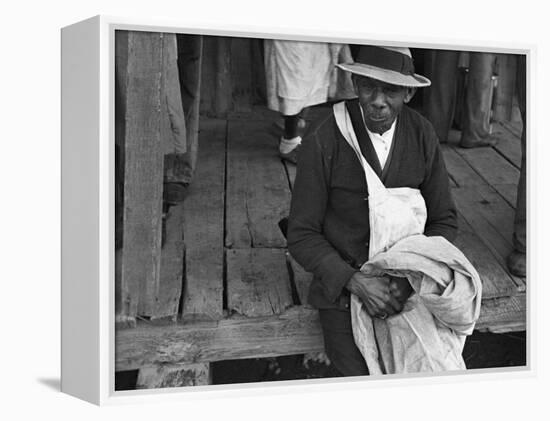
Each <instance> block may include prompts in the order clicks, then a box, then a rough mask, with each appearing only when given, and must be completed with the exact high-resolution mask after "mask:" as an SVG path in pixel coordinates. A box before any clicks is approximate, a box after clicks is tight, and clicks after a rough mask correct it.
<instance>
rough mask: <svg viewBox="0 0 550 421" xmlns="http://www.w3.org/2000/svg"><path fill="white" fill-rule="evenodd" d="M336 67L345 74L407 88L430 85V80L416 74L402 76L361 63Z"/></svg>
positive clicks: (341, 64) (343, 64)
mask: <svg viewBox="0 0 550 421" xmlns="http://www.w3.org/2000/svg"><path fill="white" fill-rule="evenodd" d="M337 66H338V67H339V68H340V69H342V70H344V71H346V72H350V73H353V74H355V75H358V76H364V77H370V78H372V79H376V80H379V81H381V82H386V83H390V84H392V85H398V86H404V87H407V88H424V87H426V86H430V85H431V84H432V82H430V79H428V78H427V77H424V76H421V75H419V74H416V73H415V74H414V75H404V74H402V73H399V72H396V71H393V70H386V69H381V68H379V67H374V66H370V65H368V64H362V63H340V64H337Z"/></svg>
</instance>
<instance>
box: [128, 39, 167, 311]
mask: <svg viewBox="0 0 550 421" xmlns="http://www.w3.org/2000/svg"><path fill="white" fill-rule="evenodd" d="M162 51H163V49H162V36H161V34H158V33H147V32H130V33H129V34H128V65H127V75H126V87H127V88H126V91H127V99H126V130H125V153H124V155H125V171H124V210H123V215H124V216H123V219H124V229H123V238H124V240H123V249H122V268H121V283H122V284H121V302H120V303H119V305H118V310H119V311H118V312H119V313H121V316H122V317H123V318H124V317H135V316H136V315H137V314H140V315H144V316H150V315H151V314H153V313H154V310H155V298H156V297H157V293H158V288H159V279H160V260H161V256H160V248H161V227H162V178H163V175H162V172H163V156H162V148H161V139H160V125H161V115H160V114H161V113H160V110H161V94H160V87H161V75H162Z"/></svg>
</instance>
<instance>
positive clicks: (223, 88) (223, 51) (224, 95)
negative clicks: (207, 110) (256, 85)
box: [215, 37, 233, 117]
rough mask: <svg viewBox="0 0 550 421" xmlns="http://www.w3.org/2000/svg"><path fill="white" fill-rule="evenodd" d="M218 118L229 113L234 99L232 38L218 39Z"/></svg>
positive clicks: (216, 105) (216, 108) (216, 104)
mask: <svg viewBox="0 0 550 421" xmlns="http://www.w3.org/2000/svg"><path fill="white" fill-rule="evenodd" d="M216 41H217V42H216V101H215V110H216V116H218V117H223V116H225V115H226V114H227V112H228V111H229V108H230V106H231V102H232V99H233V92H232V91H233V89H232V83H231V38H229V37H219V38H217V39H216Z"/></svg>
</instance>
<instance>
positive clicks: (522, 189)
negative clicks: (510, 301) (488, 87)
mask: <svg viewBox="0 0 550 421" xmlns="http://www.w3.org/2000/svg"><path fill="white" fill-rule="evenodd" d="M516 81H517V93H518V104H519V110H520V112H521V120H522V122H523V130H522V132H521V169H520V173H519V182H518V197H517V202H516V215H515V219H514V251H513V252H512V254H511V255H510V256H509V257H508V268H509V269H510V271H511V272H512V273H514V274H516V275H518V276H525V274H526V273H525V272H526V268H525V254H526V252H527V232H526V231H527V209H526V200H527V197H526V187H527V186H526V181H527V180H526V174H525V173H526V160H527V159H526V158H527V157H526V131H527V127H526V126H527V121H526V103H525V91H526V60H525V56H519V58H518V68H517V78H516Z"/></svg>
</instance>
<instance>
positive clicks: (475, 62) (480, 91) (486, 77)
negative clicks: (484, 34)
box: [460, 53, 496, 147]
mask: <svg viewBox="0 0 550 421" xmlns="http://www.w3.org/2000/svg"><path fill="white" fill-rule="evenodd" d="M495 59H496V55H495V54H490V53H470V67H469V71H468V84H467V88H466V101H465V106H464V108H465V109H464V123H463V128H462V138H461V140H460V145H461V146H463V147H476V146H488V145H490V144H492V143H494V142H491V141H490V140H489V139H488V137H489V134H490V125H489V116H490V113H491V94H490V93H491V89H492V84H493V81H492V80H491V77H492V76H493V69H494V65H495Z"/></svg>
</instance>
